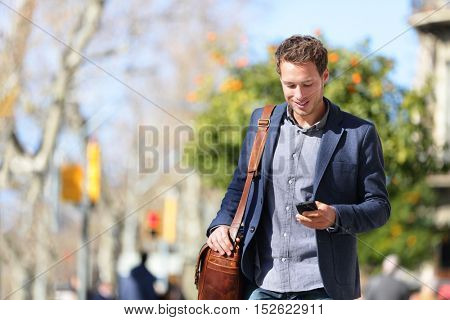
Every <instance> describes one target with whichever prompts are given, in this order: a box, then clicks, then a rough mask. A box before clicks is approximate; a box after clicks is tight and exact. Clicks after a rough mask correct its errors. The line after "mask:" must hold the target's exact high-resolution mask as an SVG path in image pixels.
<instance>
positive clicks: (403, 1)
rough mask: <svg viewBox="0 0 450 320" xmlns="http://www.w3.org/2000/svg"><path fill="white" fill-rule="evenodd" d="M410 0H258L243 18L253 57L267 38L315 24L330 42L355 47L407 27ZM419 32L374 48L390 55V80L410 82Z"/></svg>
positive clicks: (282, 36) (263, 47) (269, 40)
mask: <svg viewBox="0 0 450 320" xmlns="http://www.w3.org/2000/svg"><path fill="white" fill-rule="evenodd" d="M411 11H412V8H411V0H395V1H392V0H377V1H375V0H369V1H358V0H339V1H332V0H315V1H312V0H309V1H305V0H297V1H295V0H279V1H270V0H258V1H254V2H252V4H251V5H250V6H249V9H248V10H247V12H246V17H245V19H244V24H245V28H244V30H245V31H246V32H247V34H248V38H249V39H248V40H249V42H248V43H249V46H250V54H251V56H252V57H264V55H265V54H266V47H267V44H269V43H279V42H280V41H281V40H283V39H285V38H287V37H289V36H291V35H292V34H313V33H314V31H315V30H316V29H320V30H321V32H322V34H323V35H324V36H325V38H326V39H327V41H328V42H329V43H330V44H331V45H333V46H344V47H347V48H355V47H356V45H357V44H358V43H361V42H362V41H363V40H365V39H367V38H370V39H371V49H372V50H376V49H378V48H380V47H382V46H384V45H386V44H387V43H388V42H390V41H391V40H393V38H395V37H396V36H398V35H399V34H401V33H403V32H404V31H405V30H407V29H408V28H410V25H409V24H408V17H409V15H410V13H411ZM417 52H418V37H417V33H416V31H415V30H414V29H412V28H411V29H410V30H409V31H407V32H406V33H405V34H403V35H401V36H400V37H399V38H397V39H396V40H394V41H392V42H391V43H389V44H387V45H386V46H385V47H383V48H382V49H381V50H380V51H379V53H381V54H382V55H385V56H388V57H390V58H393V59H394V61H395V69H394V72H393V74H392V78H393V80H394V81H395V82H396V83H397V84H400V85H402V86H405V87H411V85H412V80H413V78H414V75H415V70H416V63H417Z"/></svg>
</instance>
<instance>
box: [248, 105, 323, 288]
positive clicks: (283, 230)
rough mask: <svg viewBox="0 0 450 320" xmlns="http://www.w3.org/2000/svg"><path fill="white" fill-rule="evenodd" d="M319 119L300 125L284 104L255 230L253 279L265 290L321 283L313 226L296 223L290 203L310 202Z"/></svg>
mask: <svg viewBox="0 0 450 320" xmlns="http://www.w3.org/2000/svg"><path fill="white" fill-rule="evenodd" d="M325 102H326V103H327V105H326V106H327V111H326V113H325V115H324V117H323V118H322V119H321V120H320V121H319V122H317V123H316V124H315V125H313V126H311V127H310V128H307V129H305V128H302V127H300V126H299V125H298V124H297V122H296V121H295V119H294V117H293V116H292V110H291V109H290V107H289V106H288V107H287V108H286V109H287V110H286V114H285V116H284V118H283V120H282V121H281V127H280V135H279V139H278V143H277V145H276V147H275V152H274V157H273V160H272V164H271V171H270V177H269V179H268V183H267V189H266V192H267V193H266V194H265V197H264V199H265V200H264V209H263V213H262V217H261V221H260V226H259V228H258V233H257V235H256V236H257V239H256V240H257V241H256V246H257V248H256V259H255V282H256V284H257V285H258V286H259V287H261V288H263V289H266V290H270V291H275V292H299V291H308V290H312V289H316V288H320V287H323V283H322V277H321V275H320V271H319V263H318V258H317V245H316V236H315V230H314V229H311V228H308V227H305V226H304V225H302V224H301V223H299V222H297V221H296V219H295V215H296V214H297V209H296V208H295V205H296V204H298V203H300V202H303V201H307V200H310V199H311V197H312V193H313V181H314V173H315V168H316V160H317V154H318V151H319V147H320V143H321V139H322V134H323V130H322V129H323V127H324V126H325V123H326V121H327V118H328V112H329V106H328V101H327V100H325Z"/></svg>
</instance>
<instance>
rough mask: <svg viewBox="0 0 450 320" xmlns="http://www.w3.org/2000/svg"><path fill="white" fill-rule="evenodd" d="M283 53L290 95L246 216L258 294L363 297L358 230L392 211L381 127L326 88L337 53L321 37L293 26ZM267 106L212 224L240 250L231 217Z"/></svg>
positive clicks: (248, 269) (249, 268)
mask: <svg viewBox="0 0 450 320" xmlns="http://www.w3.org/2000/svg"><path fill="white" fill-rule="evenodd" d="M275 56H276V59H277V72H278V73H279V75H280V80H281V86H282V88H283V92H284V96H285V99H286V103H283V104H281V105H278V106H276V108H275V110H274V112H273V114H272V117H271V122H270V129H269V131H268V137H267V142H266V147H265V151H264V154H263V157H262V160H261V164H260V174H259V175H258V177H257V178H255V179H254V181H253V182H252V186H251V189H250V192H249V197H248V201H247V205H246V209H245V215H244V219H243V228H242V229H243V234H244V240H243V243H242V246H243V252H242V272H243V274H244V275H245V277H246V279H247V280H248V282H249V286H248V290H247V291H248V296H249V299H330V298H332V299H355V298H358V297H360V295H361V293H360V291H361V290H360V282H359V268H358V258H357V254H356V241H357V239H356V234H357V233H359V232H365V231H369V230H371V229H373V228H376V227H379V226H381V225H383V224H385V223H386V221H387V220H388V218H389V215H390V205H389V201H388V195H387V191H386V185H385V180H386V179H385V174H384V162H383V154H382V150H381V143H380V140H379V137H378V135H377V132H376V129H375V127H374V125H373V124H371V123H370V122H368V121H365V120H362V119H359V118H357V117H355V116H353V115H351V114H348V113H346V112H343V111H341V110H340V108H339V107H338V106H336V105H335V104H333V103H332V102H331V101H329V100H328V99H326V98H324V97H323V91H324V85H325V83H326V82H327V80H328V69H327V62H328V61H327V56H328V53H327V50H326V49H325V48H324V47H323V45H322V43H321V42H320V41H319V40H317V39H315V38H314V37H310V36H298V35H295V36H292V37H290V38H288V39H286V40H285V41H283V42H282V43H281V45H280V46H279V47H278V49H277V51H276V53H275ZM261 113H262V109H257V110H255V111H254V112H253V114H252V117H251V120H250V127H249V130H248V132H247V136H246V138H245V140H244V143H243V146H242V150H241V154H240V159H239V163H238V167H237V169H236V170H235V173H234V176H233V179H232V181H231V183H230V185H229V187H228V191H227V193H226V194H225V197H224V199H223V201H222V205H221V208H220V211H219V212H218V214H217V217H216V218H215V219H214V220H213V221H212V223H211V225H210V226H209V228H208V232H207V234H208V235H209V238H208V245H209V246H210V247H211V248H212V249H213V250H215V251H217V252H220V253H221V254H228V255H229V254H230V253H231V249H232V244H231V242H230V238H229V225H230V224H231V221H232V219H233V216H234V214H235V212H236V208H237V206H238V203H239V199H240V198H241V195H242V190H243V186H244V182H245V178H246V172H247V165H248V160H249V156H250V152H251V148H252V144H253V139H254V137H255V134H256V128H257V121H258V119H259V118H260V116H261ZM308 200H315V201H316V204H317V207H318V210H314V211H307V212H304V213H303V214H299V213H298V212H297V210H296V205H297V204H299V203H301V202H304V201H308Z"/></svg>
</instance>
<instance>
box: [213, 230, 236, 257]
mask: <svg viewBox="0 0 450 320" xmlns="http://www.w3.org/2000/svg"><path fill="white" fill-rule="evenodd" d="M206 243H207V244H208V246H209V247H210V248H211V249H212V250H214V251H216V252H219V253H220V254H221V255H222V256H223V255H224V254H225V253H226V254H227V255H229V256H230V255H231V251H232V250H233V244H232V243H231V240H230V226H219V227H218V228H217V229H216V230H214V231H213V232H212V233H211V234H210V235H209V238H208V241H207V242H206Z"/></svg>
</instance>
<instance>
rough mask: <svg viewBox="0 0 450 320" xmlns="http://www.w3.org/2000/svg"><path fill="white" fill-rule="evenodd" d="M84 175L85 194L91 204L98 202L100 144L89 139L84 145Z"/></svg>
mask: <svg viewBox="0 0 450 320" xmlns="http://www.w3.org/2000/svg"><path fill="white" fill-rule="evenodd" d="M86 160H87V168H86V171H87V172H86V176H87V181H86V183H87V185H86V191H87V196H88V198H89V200H90V201H91V203H92V204H95V203H97V202H98V199H99V198H100V185H101V158H100V146H99V145H98V143H97V142H96V141H89V142H88V144H87V147H86Z"/></svg>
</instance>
